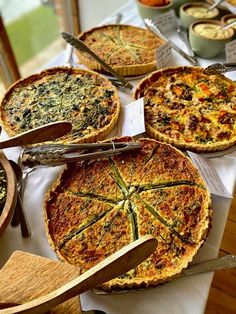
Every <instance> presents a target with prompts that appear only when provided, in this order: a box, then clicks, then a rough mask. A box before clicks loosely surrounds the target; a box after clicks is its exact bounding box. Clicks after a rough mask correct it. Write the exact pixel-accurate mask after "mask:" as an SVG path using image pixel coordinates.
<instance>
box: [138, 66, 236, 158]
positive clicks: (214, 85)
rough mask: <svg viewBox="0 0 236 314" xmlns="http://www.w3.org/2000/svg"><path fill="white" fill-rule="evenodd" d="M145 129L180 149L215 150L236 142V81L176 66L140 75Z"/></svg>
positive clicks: (140, 92) (140, 95)
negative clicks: (143, 75)
mask: <svg viewBox="0 0 236 314" xmlns="http://www.w3.org/2000/svg"><path fill="white" fill-rule="evenodd" d="M141 97H144V106H145V125H146V132H147V134H148V135H149V136H150V137H153V138H155V139H158V140H161V141H163V142H167V143H170V144H172V145H174V146H176V147H178V148H181V149H188V150H192V151H196V152H207V151H218V150H223V149H226V148H228V147H230V146H233V145H234V144H235V143H236V85H235V83H234V82H232V81H231V80H229V79H227V78H225V77H224V76H221V75H207V74H205V73H204V72H203V69H201V68H194V67H176V68H168V69H164V70H161V71H156V72H154V73H153V74H151V75H150V76H148V77H146V78H144V79H143V80H142V81H141V82H140V84H139V86H138V87H137V89H136V91H135V93H134V98H135V99H138V98H141Z"/></svg>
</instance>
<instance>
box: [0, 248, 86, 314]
mask: <svg viewBox="0 0 236 314" xmlns="http://www.w3.org/2000/svg"><path fill="white" fill-rule="evenodd" d="M29 257H30V258H29ZM19 273H20V274H21V276H18V274H19ZM32 273H34V276H32ZM78 275H79V271H78V269H77V268H76V267H75V266H72V265H69V264H65V263H61V262H55V261H52V260H50V259H47V258H44V257H41V256H37V255H32V254H29V253H26V252H21V251H15V252H14V253H13V254H12V256H11V257H10V258H9V260H8V261H7V263H6V264H5V265H4V266H3V268H2V269H1V270H0V278H1V280H0V304H1V303H19V304H22V303H26V302H27V301H30V300H33V299H35V298H37V297H40V296H44V295H46V294H48V293H49V292H51V291H53V290H55V289H56V288H59V287H61V286H62V285H63V284H65V283H67V282H69V281H70V280H72V279H74V278H76V277H77V276H78ZM26 282H27V286H26V285H25V283H26ZM52 313H55V314H64V313H66V314H82V310H81V305H80V299H79V296H78V297H74V298H72V299H70V300H68V301H66V302H64V303H62V304H60V305H58V306H57V307H55V308H54V309H52V310H51V311H50V314H52Z"/></svg>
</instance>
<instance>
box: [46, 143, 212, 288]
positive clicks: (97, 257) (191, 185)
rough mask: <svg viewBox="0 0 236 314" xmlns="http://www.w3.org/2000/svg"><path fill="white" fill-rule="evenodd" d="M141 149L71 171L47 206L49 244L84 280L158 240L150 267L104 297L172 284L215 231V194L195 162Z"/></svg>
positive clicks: (154, 146) (173, 152)
mask: <svg viewBox="0 0 236 314" xmlns="http://www.w3.org/2000/svg"><path fill="white" fill-rule="evenodd" d="M122 141H124V138H123V139H122ZM140 143H141V145H142V146H141V149H140V150H139V151H136V152H132V153H124V154H121V155H118V156H115V157H112V158H111V159H109V160H97V161H94V162H90V163H83V164H79V163H77V164H76V165H74V164H73V165H68V166H67V169H66V170H64V172H63V173H62V174H61V176H60V178H59V179H58V180H57V181H56V182H55V183H54V185H53V187H52V188H51V189H50V190H49V191H48V193H47V196H46V200H45V207H44V214H45V223H46V230H47V234H48V239H49V242H50V244H51V246H52V248H53V249H54V250H55V251H56V253H57V255H58V256H59V257H60V258H61V259H62V260H65V261H67V262H69V263H71V264H75V265H77V266H78V267H79V268H80V271H81V273H82V272H84V271H86V270H87V269H89V268H91V267H92V266H94V265H96V264H97V263H98V262H100V261H102V260H103V259H104V258H106V257H107V256H109V255H111V254H112V253H114V252H115V251H117V250H118V249H120V248H122V247H123V246H125V245H127V244H128V243H130V242H132V241H134V240H136V239H138V238H139V237H141V236H143V235H146V234H152V235H154V236H155V237H156V238H157V239H158V246H157V249H156V251H155V252H154V253H153V254H152V255H151V256H150V257H149V258H148V259H147V260H146V261H145V262H143V263H142V264H140V265H139V266H138V267H137V268H135V269H133V270H131V271H130V272H128V273H127V274H124V275H122V276H120V277H118V278H116V279H113V280H111V281H109V282H106V283H105V284H103V285H102V288H103V289H105V290H113V289H122V288H138V287H139V288H140V287H147V286H155V285H157V284H158V283H161V282H164V281H167V280H170V279H171V278H172V277H173V276H175V275H176V274H178V273H180V272H181V270H182V269H183V268H184V267H187V265H188V263H189V262H190V261H192V258H193V256H194V255H195V254H196V253H197V251H198V249H199V247H200V246H201V245H202V244H203V242H204V240H205V238H206V236H207V233H208V231H209V228H210V217H211V201H210V194H209V192H208V190H207V188H206V185H205V183H204V182H203V180H202V179H201V177H200V175H199V173H198V171H197V170H196V169H195V167H194V166H193V165H192V163H191V161H190V159H189V158H188V157H186V156H185V155H184V154H183V153H181V152H180V151H178V150H177V149H175V148H174V147H172V146H170V145H168V144H164V143H161V142H157V141H155V140H151V139H141V140H140ZM158 164H159V165H158ZM154 169H155V170H154Z"/></svg>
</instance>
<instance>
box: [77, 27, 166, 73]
mask: <svg viewBox="0 0 236 314" xmlns="http://www.w3.org/2000/svg"><path fill="white" fill-rule="evenodd" d="M78 38H79V39H80V40H82V41H83V42H84V43H85V44H86V45H87V46H88V47H89V48H90V49H91V50H92V51H93V52H94V53H96V54H97V55H98V56H99V57H100V58H101V59H102V60H104V61H105V62H106V63H107V64H109V65H110V66H111V67H112V68H113V69H114V70H115V71H116V72H117V73H118V74H120V75H122V76H134V75H141V74H146V73H148V72H151V71H154V70H155V69H156V58H155V50H156V48H158V47H159V46H161V45H162V44H163V41H162V40H161V39H159V38H157V37H156V36H154V35H153V34H151V33H150V32H149V31H148V30H146V29H143V28H139V27H136V26H131V25H123V24H122V25H114V24H113V25H104V26H99V27H96V28H92V29H90V30H88V31H86V32H83V33H81V34H80V35H79V36H78ZM76 53H77V55H78V58H79V60H80V62H81V63H83V64H85V65H86V66H87V67H88V68H89V69H91V70H95V71H98V72H104V71H105V70H104V68H103V67H102V66H101V65H100V64H99V63H97V62H96V61H94V59H93V58H92V57H91V56H89V55H87V54H84V53H82V52H80V51H79V50H77V51H76Z"/></svg>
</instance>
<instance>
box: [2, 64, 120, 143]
mask: <svg viewBox="0 0 236 314" xmlns="http://www.w3.org/2000/svg"><path fill="white" fill-rule="evenodd" d="M0 110H1V120H2V122H3V126H4V128H5V130H6V131H7V133H8V134H9V135H11V136H14V135H17V134H19V133H22V132H25V131H27V130H30V129H33V128H36V127H39V126H41V125H44V124H47V123H50V122H55V121H60V120H64V121H65V120H66V121H70V122H71V123H72V131H71V132H70V133H68V134H67V135H65V136H63V137H61V138H60V139H59V142H62V143H78V142H93V141H96V140H101V139H104V138H105V137H106V136H107V135H108V134H109V133H110V131H111V130H112V129H113V127H114V126H115V124H116V122H117V120H118V115H119V111H120V100H119V96H118V92H117V89H116V88H115V87H114V86H113V85H112V84H111V82H110V81H109V80H108V79H107V78H105V77H103V76H101V75H99V74H98V73H95V72H92V71H86V70H81V69H78V68H77V69H75V68H66V67H56V68H50V69H47V70H45V71H43V72H41V73H39V74H34V75H31V76H29V77H27V78H25V79H22V80H19V81H18V82H16V83H15V84H14V85H13V86H11V87H10V89H9V90H8V91H7V93H6V95H5V97H4V98H3V100H2V103H1V109H0Z"/></svg>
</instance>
